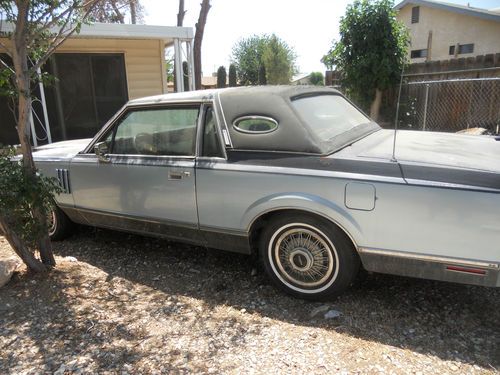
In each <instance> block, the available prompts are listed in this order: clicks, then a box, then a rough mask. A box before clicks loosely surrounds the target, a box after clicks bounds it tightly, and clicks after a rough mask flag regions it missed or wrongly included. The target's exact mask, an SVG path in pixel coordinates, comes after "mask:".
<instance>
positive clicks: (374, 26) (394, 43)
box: [322, 0, 409, 103]
mask: <svg viewBox="0 0 500 375" xmlns="http://www.w3.org/2000/svg"><path fill="white" fill-rule="evenodd" d="M393 5H394V4H393V1H391V0H355V1H354V3H352V4H351V5H349V6H348V7H347V11H346V14H345V15H344V16H343V17H342V18H341V20H340V40H339V41H338V42H334V43H333V45H332V47H331V48H330V50H329V51H328V53H327V54H326V55H325V56H324V57H323V59H322V62H323V63H324V64H325V65H326V66H327V67H328V68H329V69H333V68H334V67H335V68H337V69H338V70H339V71H340V72H341V74H342V75H341V82H342V85H343V86H345V88H346V89H347V90H349V92H350V94H351V95H352V96H353V97H354V98H355V99H357V100H359V101H361V102H364V103H367V102H370V101H371V100H372V98H373V95H374V92H375V89H378V90H384V89H386V88H388V87H390V86H391V85H393V84H395V83H397V82H398V80H399V77H400V74H401V70H402V69H403V66H404V64H405V63H406V53H407V47H408V43H409V39H408V34H407V31H406V29H405V27H404V25H403V24H402V23H400V22H398V21H397V19H396V12H395V10H394V9H393Z"/></svg>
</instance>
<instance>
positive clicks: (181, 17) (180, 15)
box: [177, 0, 186, 27]
mask: <svg viewBox="0 0 500 375" xmlns="http://www.w3.org/2000/svg"><path fill="white" fill-rule="evenodd" d="M185 15H186V11H185V10H184V0H179V13H177V26H179V27H182V24H183V23H184V16H185Z"/></svg>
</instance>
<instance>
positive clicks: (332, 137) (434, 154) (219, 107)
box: [35, 86, 500, 299]
mask: <svg viewBox="0 0 500 375" xmlns="http://www.w3.org/2000/svg"><path fill="white" fill-rule="evenodd" d="M394 135H395V132H394V131H393V130H383V129H381V128H380V127H379V126H378V125H377V124H376V123H374V122H373V121H371V120H370V119H369V118H368V117H366V116H365V115H364V114H363V113H362V112H360V111H359V110H358V109H357V108H356V107H355V106H353V105H352V104H351V103H350V102H349V101H348V100H347V99H346V98H345V97H343V96H342V95H341V94H340V93H339V92H337V91H335V90H332V89H326V88H312V87H289V86H277V87H269V86H268V87H253V88H250V87H247V88H231V89H222V90H213V91H195V92H189V93H181V94H168V95H162V96H157V97H149V98H144V99H137V100H132V101H130V102H129V103H128V104H127V105H126V106H125V107H124V108H123V109H122V110H120V111H119V112H118V113H117V114H116V115H115V116H114V117H113V118H112V119H111V120H110V121H109V122H108V123H107V124H106V125H105V126H104V127H103V128H102V130H101V131H100V132H99V133H98V134H97V135H96V136H95V137H94V138H93V139H85V140H77V141H67V142H59V143H54V144H50V145H47V146H43V147H40V148H39V149H38V151H37V152H36V153H35V160H36V163H37V165H38V167H39V168H40V170H41V171H42V172H43V173H44V174H45V175H48V176H53V177H56V178H58V179H59V182H60V184H61V186H62V188H63V193H61V194H60V195H58V197H57V206H58V207H57V208H56V209H55V210H54V212H53V215H52V225H51V236H52V238H53V239H54V240H56V239H62V238H63V237H64V236H65V235H66V234H68V229H69V224H70V223H71V222H76V223H81V224H87V225H93V226H97V227H106V228H113V229H117V230H123V231H130V232H135V233H142V234H147V235H155V236H164V237H168V238H172V239H175V240H180V241H186V242H190V243H194V244H199V245H205V246H209V247H215V248H220V249H225V250H230V251H236V252H241V253H247V254H250V253H252V252H258V253H259V254H260V257H261V259H262V261H263V264H264V266H265V269H266V270H267V272H268V274H269V276H270V278H271V279H272V280H273V281H274V282H275V283H276V284H277V285H278V286H279V287H281V288H283V289H284V290H285V291H287V292H288V293H291V294H293V295H296V296H299V297H302V298H313V299H318V298H324V297H327V296H330V295H333V294H337V293H340V292H341V291H343V290H344V289H345V288H347V287H348V286H349V285H350V284H351V282H352V281H353V279H354V277H355V276H356V274H357V272H358V270H359V269H360V267H363V268H365V269H366V270H368V271H374V272H383V273H390V274H397V275H406V276H413V277H421V278H429V279H437V280H446V281H454V282H461V283H467V284H477V285H484V286H496V287H498V286H500V277H499V275H500V142H499V141H497V140H496V139H495V138H494V137H486V136H484V137H483V136H467V135H457V134H444V133H431V132H414V131H398V132H397V133H396V138H395V136H394ZM394 141H395V148H394V150H395V151H394V150H393V145H394Z"/></svg>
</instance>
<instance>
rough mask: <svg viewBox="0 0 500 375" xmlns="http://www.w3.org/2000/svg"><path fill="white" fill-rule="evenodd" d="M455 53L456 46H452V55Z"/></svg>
mask: <svg viewBox="0 0 500 375" xmlns="http://www.w3.org/2000/svg"><path fill="white" fill-rule="evenodd" d="M454 54H455V46H450V55H454Z"/></svg>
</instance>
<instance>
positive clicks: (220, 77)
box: [217, 66, 227, 88]
mask: <svg viewBox="0 0 500 375" xmlns="http://www.w3.org/2000/svg"><path fill="white" fill-rule="evenodd" d="M226 78H227V74H226V68H225V67H223V66H219V69H217V88H224V87H226Z"/></svg>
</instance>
